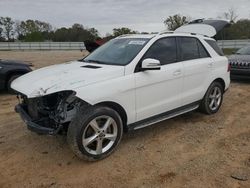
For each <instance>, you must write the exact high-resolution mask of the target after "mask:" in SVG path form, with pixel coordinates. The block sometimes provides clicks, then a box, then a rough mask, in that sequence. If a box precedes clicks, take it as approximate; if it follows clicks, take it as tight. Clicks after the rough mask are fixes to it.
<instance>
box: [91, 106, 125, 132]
mask: <svg viewBox="0 0 250 188" xmlns="http://www.w3.org/2000/svg"><path fill="white" fill-rule="evenodd" d="M96 105H101V106H107V107H109V108H111V109H113V110H115V111H116V112H117V113H118V114H119V115H120V117H121V119H122V123H123V130H124V131H126V132H127V131H128V127H127V121H128V116H127V113H126V111H125V109H124V108H123V107H122V106H121V105H120V104H118V103H116V102H112V101H105V102H100V103H98V104H95V106H96Z"/></svg>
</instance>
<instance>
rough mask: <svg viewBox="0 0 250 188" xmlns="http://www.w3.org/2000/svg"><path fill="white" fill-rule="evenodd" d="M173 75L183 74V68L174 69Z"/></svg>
mask: <svg viewBox="0 0 250 188" xmlns="http://www.w3.org/2000/svg"><path fill="white" fill-rule="evenodd" d="M173 75H174V76H179V75H181V70H180V69H178V70H176V71H174V73H173Z"/></svg>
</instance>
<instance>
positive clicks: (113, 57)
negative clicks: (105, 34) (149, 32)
mask: <svg viewBox="0 0 250 188" xmlns="http://www.w3.org/2000/svg"><path fill="white" fill-rule="evenodd" d="M148 41H149V39H147V38H118V39H113V40H111V41H109V42H108V43H106V44H104V45H103V46H101V47H99V48H97V49H96V50H95V51H94V52H93V53H91V54H90V55H88V56H87V57H86V58H84V59H83V60H84V61H85V62H93V63H100V64H108V65H127V64H128V63H130V62H131V61H132V60H133V59H134V58H135V56H136V55H137V54H138V53H139V52H140V51H141V49H142V48H143V47H144V46H145V45H146V43H147V42H148Z"/></svg>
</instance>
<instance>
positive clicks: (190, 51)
mask: <svg viewBox="0 0 250 188" xmlns="http://www.w3.org/2000/svg"><path fill="white" fill-rule="evenodd" d="M179 41H180V50H181V59H182V60H183V61H186V60H191V59H198V58H199V57H200V55H199V48H198V45H197V39H195V38H190V37H180V38H179Z"/></svg>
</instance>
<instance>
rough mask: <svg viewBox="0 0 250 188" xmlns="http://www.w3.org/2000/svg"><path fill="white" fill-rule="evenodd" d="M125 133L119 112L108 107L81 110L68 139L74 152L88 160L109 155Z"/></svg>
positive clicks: (69, 131) (70, 127)
mask: <svg viewBox="0 0 250 188" xmlns="http://www.w3.org/2000/svg"><path fill="white" fill-rule="evenodd" d="M122 134H123V125H122V121H121V118H120V116H119V114H118V113H117V112H116V111H114V110H113V109H111V108H108V107H101V106H96V107H90V108H88V109H87V110H86V109H82V110H80V111H79V112H78V113H77V115H76V118H75V119H74V120H73V121H72V122H71V124H70V125H69V128H68V133H67V139H68V143H69V145H70V147H71V149H72V150H73V152H74V153H75V154H76V155H77V156H78V157H80V158H82V159H85V160H88V161H96V160H101V159H103V158H105V157H107V156H109V155H110V154H111V153H112V152H113V151H114V150H115V149H116V147H117V146H118V144H119V142H120V140H121V138H122Z"/></svg>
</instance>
